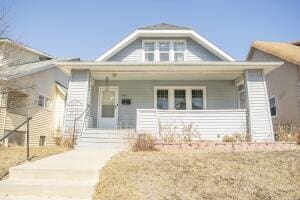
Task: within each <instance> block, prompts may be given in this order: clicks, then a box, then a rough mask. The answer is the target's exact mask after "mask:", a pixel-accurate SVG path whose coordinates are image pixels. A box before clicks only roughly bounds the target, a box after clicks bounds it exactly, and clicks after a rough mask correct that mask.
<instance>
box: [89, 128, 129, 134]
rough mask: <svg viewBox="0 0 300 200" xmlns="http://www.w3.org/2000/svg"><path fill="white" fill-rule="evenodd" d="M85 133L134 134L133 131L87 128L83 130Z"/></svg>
mask: <svg viewBox="0 0 300 200" xmlns="http://www.w3.org/2000/svg"><path fill="white" fill-rule="evenodd" d="M85 133H97V134H101V133H104V134H107V133H111V134H124V133H125V134H127V133H130V134H134V133H135V130H134V129H98V128H88V129H86V130H85Z"/></svg>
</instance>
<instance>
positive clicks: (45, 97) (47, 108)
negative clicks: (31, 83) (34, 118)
mask: <svg viewBox="0 0 300 200" xmlns="http://www.w3.org/2000/svg"><path fill="white" fill-rule="evenodd" d="M40 96H43V97H44V106H40V105H39V98H40ZM46 99H49V100H50V105H49V107H46ZM37 106H38V107H39V108H43V109H46V110H51V108H52V99H51V98H50V97H49V96H47V95H44V94H42V93H38V99H37Z"/></svg>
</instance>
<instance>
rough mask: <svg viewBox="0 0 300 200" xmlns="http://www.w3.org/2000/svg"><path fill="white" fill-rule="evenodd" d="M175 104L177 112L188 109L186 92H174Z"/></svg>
mask: <svg viewBox="0 0 300 200" xmlns="http://www.w3.org/2000/svg"><path fill="white" fill-rule="evenodd" d="M174 104H175V109H176V110H185V109H186V98H185V90H175V91H174Z"/></svg>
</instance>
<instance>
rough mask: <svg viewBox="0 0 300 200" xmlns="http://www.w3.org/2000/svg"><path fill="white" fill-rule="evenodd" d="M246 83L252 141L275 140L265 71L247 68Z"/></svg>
mask: <svg viewBox="0 0 300 200" xmlns="http://www.w3.org/2000/svg"><path fill="white" fill-rule="evenodd" d="M245 83H246V92H247V101H248V102H247V103H248V109H249V125H250V134H251V138H252V141H273V140H274V135H273V127H272V120H271V115H270V109H269V99H268V94H267V88H266V83H265V79H264V74H263V71H262V70H246V71H245Z"/></svg>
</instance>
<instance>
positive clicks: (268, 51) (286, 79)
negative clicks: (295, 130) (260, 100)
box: [247, 41, 300, 127]
mask: <svg viewBox="0 0 300 200" xmlns="http://www.w3.org/2000/svg"><path fill="white" fill-rule="evenodd" d="M247 59H248V61H252V62H260V61H267V62H274V61H275V62H283V65H282V66H280V67H279V68H277V69H275V70H273V71H272V72H271V73H269V74H268V75H267V76H266V83H267V88H268V94H269V101H270V110H271V116H272V120H273V123H274V125H279V124H283V125H286V124H288V125H292V126H296V127H300V71H299V70H300V43H299V42H294V43H284V42H261V41H256V42H253V44H252V46H251V48H250V51H249V54H248V58H247Z"/></svg>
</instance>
